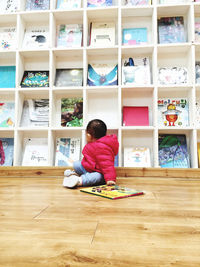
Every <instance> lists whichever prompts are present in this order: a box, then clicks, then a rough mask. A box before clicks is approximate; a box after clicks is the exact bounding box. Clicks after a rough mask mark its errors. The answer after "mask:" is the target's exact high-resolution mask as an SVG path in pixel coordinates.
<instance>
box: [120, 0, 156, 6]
mask: <svg viewBox="0 0 200 267" xmlns="http://www.w3.org/2000/svg"><path fill="white" fill-rule="evenodd" d="M150 4H151V0H125V6H141V5H150Z"/></svg>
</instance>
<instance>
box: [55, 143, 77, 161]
mask: <svg viewBox="0 0 200 267" xmlns="http://www.w3.org/2000/svg"><path fill="white" fill-rule="evenodd" d="M80 149H81V140H80V138H57V140H56V157H55V166H73V162H74V161H77V160H80Z"/></svg>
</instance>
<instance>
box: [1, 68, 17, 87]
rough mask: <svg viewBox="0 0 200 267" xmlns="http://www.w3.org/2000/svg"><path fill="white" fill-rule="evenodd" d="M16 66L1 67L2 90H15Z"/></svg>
mask: <svg viewBox="0 0 200 267" xmlns="http://www.w3.org/2000/svg"><path fill="white" fill-rule="evenodd" d="M15 72H16V67H15V66H0V88H15Z"/></svg>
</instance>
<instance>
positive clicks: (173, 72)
mask: <svg viewBox="0 0 200 267" xmlns="http://www.w3.org/2000/svg"><path fill="white" fill-rule="evenodd" d="M187 82H188V70H187V68H185V67H167V68H165V67H163V68H159V69H158V83H159V84H160V85H173V84H187Z"/></svg>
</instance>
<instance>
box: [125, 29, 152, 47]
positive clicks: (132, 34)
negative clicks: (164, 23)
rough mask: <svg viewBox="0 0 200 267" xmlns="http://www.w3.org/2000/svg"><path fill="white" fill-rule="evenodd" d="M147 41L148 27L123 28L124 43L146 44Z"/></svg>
mask: <svg viewBox="0 0 200 267" xmlns="http://www.w3.org/2000/svg"><path fill="white" fill-rule="evenodd" d="M147 42H148V38H147V28H125V29H123V30H122V45H127V46H129V45H144V44H147Z"/></svg>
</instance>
